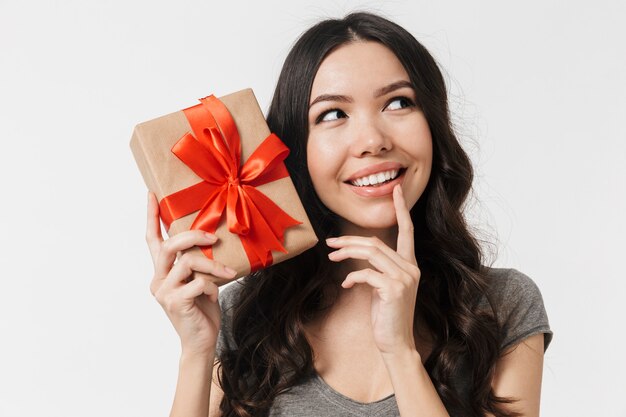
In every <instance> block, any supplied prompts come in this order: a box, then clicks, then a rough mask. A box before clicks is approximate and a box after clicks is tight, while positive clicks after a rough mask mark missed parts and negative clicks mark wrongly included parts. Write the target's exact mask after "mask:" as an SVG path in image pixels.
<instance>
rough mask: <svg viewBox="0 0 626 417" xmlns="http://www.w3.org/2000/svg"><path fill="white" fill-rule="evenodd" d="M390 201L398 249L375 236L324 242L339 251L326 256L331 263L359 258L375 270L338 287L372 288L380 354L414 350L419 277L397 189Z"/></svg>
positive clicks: (355, 275) (409, 224) (360, 273)
mask: <svg viewBox="0 0 626 417" xmlns="http://www.w3.org/2000/svg"><path fill="white" fill-rule="evenodd" d="M393 202H394V207H395V210H396V217H397V221H398V242H397V250H395V251H394V250H393V249H391V248H390V247H389V246H387V245H385V244H384V243H383V242H382V241H381V240H380V239H378V238H376V237H372V238H369V237H362V236H341V237H338V238H336V239H334V240H330V241H327V244H328V246H330V247H332V248H338V250H336V251H334V252H331V253H330V254H329V255H328V257H329V258H330V259H331V260H332V261H336V262H339V261H343V260H345V259H348V258H353V259H362V260H367V261H368V262H369V263H370V264H371V265H372V266H373V267H374V268H375V269H370V268H366V269H362V270H359V271H353V272H350V273H349V274H348V275H347V276H346V279H345V280H344V281H343V283H342V284H341V285H342V287H344V288H352V287H353V286H354V284H368V285H370V286H371V287H372V288H373V290H372V312H371V314H372V317H371V319H372V328H373V331H374V340H375V342H376V345H377V346H378V349H379V350H380V352H381V353H382V354H383V355H388V354H391V355H393V354H395V353H404V352H406V351H407V349H410V350H412V351H415V350H416V347H415V338H414V335H413V320H414V318H413V317H414V312H415V300H416V298H417V288H418V285H419V281H420V275H421V274H420V270H419V268H418V266H417V260H416V259H415V249H414V243H413V222H412V221H411V215H410V213H409V209H408V208H407V205H406V202H405V200H404V196H403V195H402V188H401V187H400V186H396V187H395V188H394V190H393Z"/></svg>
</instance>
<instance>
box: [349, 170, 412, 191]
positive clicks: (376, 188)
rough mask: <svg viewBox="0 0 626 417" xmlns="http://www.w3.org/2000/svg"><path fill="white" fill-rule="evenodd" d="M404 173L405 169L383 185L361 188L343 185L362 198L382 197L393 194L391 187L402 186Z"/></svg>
mask: <svg viewBox="0 0 626 417" xmlns="http://www.w3.org/2000/svg"><path fill="white" fill-rule="evenodd" d="M405 172H406V169H402V171H400V175H398V176H397V177H396V178H394V179H393V180H391V181H389V182H386V183H384V184H383V185H376V186H372V185H364V186H362V187H358V186H356V185H352V184H351V183H349V182H347V183H345V184H346V185H347V186H348V187H350V189H351V190H352V191H354V193H355V194H357V195H360V196H362V197H382V196H386V195H388V194H391V193H393V187H395V186H396V185H397V184H402V181H403V180H404V173H405Z"/></svg>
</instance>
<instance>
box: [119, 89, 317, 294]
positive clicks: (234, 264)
mask: <svg viewBox="0 0 626 417" xmlns="http://www.w3.org/2000/svg"><path fill="white" fill-rule="evenodd" d="M219 101H220V102H221V103H223V105H224V106H225V108H226V109H228V113H230V115H231V116H232V120H233V121H234V125H235V126H236V130H237V131H238V133H239V137H240V139H241V140H240V142H241V159H240V161H239V167H240V171H241V167H242V166H243V165H244V164H245V162H246V161H247V160H248V158H249V157H250V156H251V155H252V154H253V153H254V152H255V150H257V148H259V145H261V143H264V144H265V142H267V141H265V139H266V138H268V136H269V135H270V131H269V128H268V127H267V124H266V122H265V118H264V117H263V113H262V112H261V109H260V108H259V105H258V103H257V101H256V98H255V97H254V94H253V92H252V90H250V89H246V90H242V91H239V92H236V93H233V94H229V95H227V96H223V97H220V98H219ZM194 107H197V106H194ZM187 110H189V109H185V111H182V110H181V111H178V112H175V113H171V114H168V115H166V116H162V117H159V118H156V119H154V120H150V121H147V122H144V123H140V124H138V125H137V126H136V127H135V130H134V132H133V136H132V139H131V141H130V147H131V150H132V152H133V155H134V157H135V160H136V162H137V165H138V167H139V170H140V171H141V174H142V176H143V179H144V181H145V183H146V185H147V187H148V189H149V190H150V191H153V192H154V193H155V194H156V197H157V199H158V201H159V202H160V207H161V219H162V221H164V224H165V225H166V227H167V222H166V221H165V218H166V217H167V216H164V215H163V208H164V206H163V203H164V201H163V199H164V198H165V197H168V198H169V197H171V196H172V195H175V193H177V192H180V191H181V190H184V189H186V188H188V187H191V186H194V185H196V184H199V183H203V182H204V183H205V184H204V185H207V183H206V181H205V179H206V178H205V179H203V178H201V177H200V176H198V175H197V174H196V173H195V172H194V171H193V170H192V169H191V168H190V166H188V165H187V164H186V163H185V162H183V161H182V160H181V159H179V157H177V155H175V154H174V153H173V152H172V148H173V147H174V146H175V145H176V144H177V143H178V142H179V140H180V139H181V138H182V137H183V136H185V135H186V134H188V133H189V132H192V134H193V131H192V126H191V125H190V121H189V120H188V118H187V113H186V112H187ZM218 113H219V112H218ZM216 119H218V118H217V117H216ZM217 125H218V126H219V128H220V129H219V130H220V131H222V132H223V133H225V132H224V129H223V128H222V125H221V124H220V122H219V121H218V122H217ZM204 131H206V129H205V130H204ZM218 133H219V131H218ZM187 136H189V135H187ZM196 136H197V135H195V136H193V138H196ZM187 139H190V138H189V137H188V138H187ZM264 141H265V142H264ZM198 143H200V142H196V143H191V145H194V146H195V145H198ZM227 145H230V146H225V147H224V148H222V149H227V150H228V149H232V148H234V146H233V145H232V143H230V142H229V143H228V144H227ZM280 146H284V145H282V143H280ZM192 148H193V147H192ZM194 149H195V148H194ZM191 153H192V154H194V155H195V154H198V152H195V153H194V152H191ZM200 153H202V152H200ZM217 153H219V152H213V153H211V155H215V154H217ZM258 154H259V152H257V153H256V154H254V155H258ZM234 159H236V158H233V160H234ZM204 161H205V160H203V166H202V167H201V169H204V168H207V169H216V168H215V165H216V163H215V162H216V159H212V158H207V160H206V162H204ZM281 166H282V169H283V170H284V174H283V177H282V178H279V179H275V180H272V176H271V175H270V176H269V178H270V181H269V182H266V183H263V184H261V185H256V186H254V188H255V190H256V191H259V192H261V193H262V194H263V195H264V196H266V197H267V198H269V199H270V200H271V202H273V203H274V204H275V205H276V206H278V208H279V209H280V210H282V211H284V212H285V213H286V214H287V215H288V217H289V216H290V217H291V218H292V219H295V220H296V221H297V222H300V224H297V225H295V226H293V225H290V226H288V227H286V228H285V229H284V240H283V241H282V246H283V247H284V249H286V251H287V253H284V252H282V251H280V250H271V258H272V259H271V263H272V264H276V263H279V262H281V261H284V260H286V259H289V258H291V257H293V256H296V255H298V254H300V253H302V252H303V251H305V250H307V249H309V248H311V247H312V246H314V245H315V244H316V243H317V237H316V235H315V232H314V231H313V229H312V227H311V224H310V222H309V219H308V218H307V216H306V212H305V211H304V208H303V207H302V204H301V202H300V199H299V197H298V194H297V192H296V190H295V188H294V185H293V183H292V181H291V178H289V176H284V175H287V172H286V169H285V168H284V166H283V165H282V163H281ZM218 170H219V169H218ZM240 173H241V172H240ZM247 190H250V188H249V187H248V188H247ZM255 190H251V191H255ZM180 194H181V193H179V195H180ZM254 194H256V193H254ZM183 200H184V202H187V201H188V200H189V199H187V198H186V197H185V198H183ZM224 200H226V198H224ZM166 201H167V199H166ZM271 202H270V203H271ZM197 210H199V207H198V209H197ZM227 211H228V208H224V211H223V213H222V215H221V220H220V221H219V223H218V224H217V227H216V229H215V232H214V233H215V234H216V235H217V236H218V238H219V239H218V241H217V243H216V244H215V245H213V246H212V247H211V248H210V249H209V250H210V251H211V252H210V255H209V256H212V257H213V258H214V259H215V260H217V261H219V262H221V263H223V264H225V265H227V266H229V267H231V268H233V269H235V270H236V271H237V276H236V277H235V278H233V279H236V278H238V277H241V276H244V275H248V274H249V273H250V272H251V262H252V261H251V258H250V256H249V254H248V253H247V251H246V250H245V249H244V247H243V244H242V239H241V236H240V235H239V234H237V233H231V232H230V231H229V227H228V226H227ZM199 213H200V211H194V212H193V213H190V214H187V215H185V216H183V217H181V218H179V219H173V221H172V219H168V221H171V225H170V227H169V229H168V230H167V233H168V235H169V236H170V237H171V236H174V235H176V234H177V233H180V232H183V231H185V230H189V229H190V228H191V226H192V223H193V222H194V220H195V219H196V217H198V214H199ZM199 217H200V218H201V217H202V216H199ZM268 217H270V218H269V219H266V220H267V223H269V225H270V228H272V230H274V229H275V228H276V227H277V226H276V224H277V223H279V221H277V220H276V217H275V216H268ZM258 223H259V224H260V223H262V222H258ZM283 223H284V222H283ZM292 224H293V223H292ZM257 226H258V224H254V223H252V224H251V225H250V229H254V228H255V227H257ZM283 227H284V226H283ZM196 228H197V227H196ZM262 230H267V228H265V229H263V228H261V229H258V230H256V231H255V232H254V233H252V234H249V235H248V236H253V235H254V234H255V233H256V235H257V236H261V237H262V239H259V240H263V239H264V238H265V237H266V236H267V234H266V233H262V234H260V232H261V231H262ZM244 234H245V233H244ZM279 234H280V233H279ZM247 239H248V240H247V242H250V241H251V239H252V238H250V237H248V238H247ZM252 240H254V239H252ZM279 240H280V239H279ZM250 245H251V243H248V247H250ZM252 245H257V243H255V242H252ZM206 248H207V247H204V249H205V250H206ZM187 252H192V253H193V256H201V257H206V256H207V255H206V254H205V253H206V252H205V253H203V251H201V250H200V248H199V247H197V246H194V247H193V248H191V249H189V250H188V251H187ZM267 252H268V253H270V252H269V250H268V251H267ZM255 265H256V266H255V268H256V269H259V268H260V267H263V265H261V266H259V263H258V262H257V263H256V264H255ZM195 274H197V273H196V272H194V275H195ZM214 281H215V282H216V283H217V284H218V285H222V284H224V283H226V282H228V281H229V280H223V279H221V278H216V279H214Z"/></svg>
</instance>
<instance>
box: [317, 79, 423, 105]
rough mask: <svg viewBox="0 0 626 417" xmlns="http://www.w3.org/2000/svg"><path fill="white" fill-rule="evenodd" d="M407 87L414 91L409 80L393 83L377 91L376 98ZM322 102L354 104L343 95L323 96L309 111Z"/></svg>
mask: <svg viewBox="0 0 626 417" xmlns="http://www.w3.org/2000/svg"><path fill="white" fill-rule="evenodd" d="M405 87H408V88H411V89H413V84H411V82H410V81H407V80H400V81H396V82H393V83H391V84H388V85H386V86H384V87H381V88H379V89H378V90H376V91H375V92H374V98H378V97H381V96H384V95H385V94H389V93H391V92H392V91H395V90H399V89H400V88H405ZM321 101H338V102H340V103H352V102H353V101H354V100H353V99H352V97H350V96H344V95H341V94H322V95H319V96H317V97H315V100H313V101H312V102H311V104H309V109H310V108H311V107H313V105H314V104H317V103H319V102H321Z"/></svg>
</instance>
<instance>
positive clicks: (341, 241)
mask: <svg viewBox="0 0 626 417" xmlns="http://www.w3.org/2000/svg"><path fill="white" fill-rule="evenodd" d="M326 244H327V245H328V246H330V247H331V248H338V249H340V248H343V247H347V246H366V247H376V248H378V249H379V250H380V251H381V252H382V253H384V254H385V255H386V256H388V257H389V258H390V259H391V260H392V261H394V262H395V263H396V264H397V265H398V266H399V267H400V268H402V269H403V270H404V271H405V272H407V273H411V271H412V270H413V268H415V264H412V263H411V262H409V261H407V260H406V259H404V258H403V257H402V256H400V255H399V254H398V253H397V252H396V251H394V250H393V249H392V248H390V247H389V246H387V245H386V244H385V243H384V242H383V241H382V240H380V239H379V238H377V237H364V236H349V235H346V236H339V237H337V238H333V239H327V240H326Z"/></svg>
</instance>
